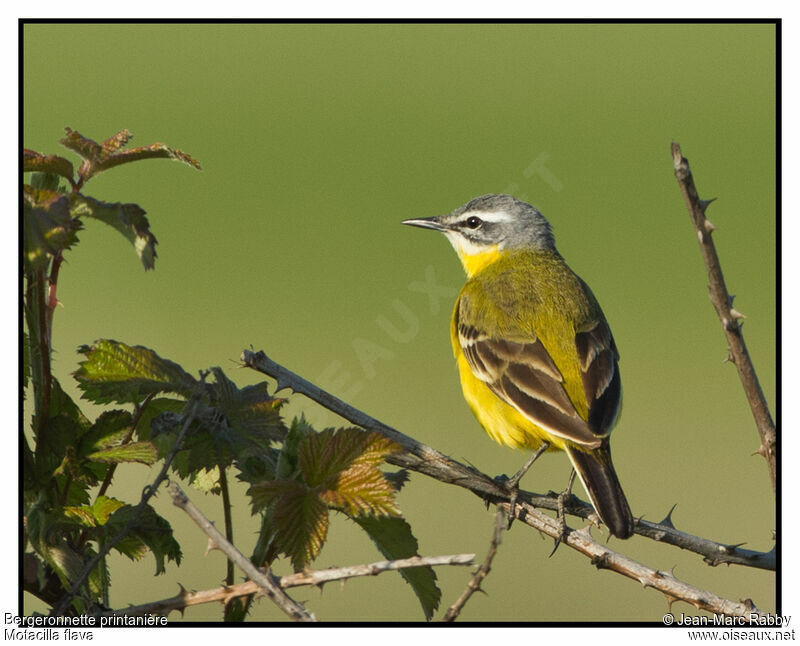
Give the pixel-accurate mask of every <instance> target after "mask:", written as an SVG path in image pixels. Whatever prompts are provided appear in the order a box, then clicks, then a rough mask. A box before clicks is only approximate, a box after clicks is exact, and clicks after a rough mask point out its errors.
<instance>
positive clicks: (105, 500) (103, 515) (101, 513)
mask: <svg viewBox="0 0 800 646" xmlns="http://www.w3.org/2000/svg"><path fill="white" fill-rule="evenodd" d="M124 506H125V503H124V502H122V501H121V500H117V499H116V498H109V497H108V496H99V497H98V498H97V500H95V501H94V504H93V505H92V515H93V516H94V518H95V520H96V521H97V524H98V525H105V524H106V522H107V521H108V517H109V516H110V515H111V514H113V513H114V512H115V511H117V509H121V508H122V507H124Z"/></svg>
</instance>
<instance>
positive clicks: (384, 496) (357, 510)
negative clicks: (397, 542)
mask: <svg viewBox="0 0 800 646" xmlns="http://www.w3.org/2000/svg"><path fill="white" fill-rule="evenodd" d="M394 494H395V489H394V487H393V486H392V485H391V483H390V482H389V481H388V480H386V478H384V477H383V474H382V473H381V472H380V471H379V470H378V469H377V468H376V467H374V466H372V465H353V466H351V467H350V468H348V469H345V470H344V471H342V472H341V473H339V477H338V478H337V479H336V483H335V485H334V486H333V487H332V488H330V489H327V490H326V491H323V492H322V493H321V494H320V497H321V498H322V500H323V501H325V503H326V504H328V505H329V506H331V507H336V508H339V509H342V510H343V511H344V512H345V513H347V514H349V515H351V516H358V515H361V514H374V515H376V516H399V515H400V510H399V509H397V506H396V505H395V501H394Z"/></svg>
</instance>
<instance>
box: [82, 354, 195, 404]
mask: <svg viewBox="0 0 800 646" xmlns="http://www.w3.org/2000/svg"><path fill="white" fill-rule="evenodd" d="M78 351H79V352H80V353H82V354H84V355H86V360H85V361H82V362H81V363H80V364H79V365H80V368H78V370H76V371H75V372H74V373H73V375H74V377H75V379H76V380H77V381H78V385H79V386H80V388H81V389H82V390H83V391H84V392H83V397H85V398H86V399H89V400H91V401H93V402H95V403H97V404H107V403H109V402H112V401H114V402H118V403H138V402H140V401H141V400H142V399H144V398H145V396H147V395H150V394H155V393H163V392H177V393H181V394H188V393H189V392H190V391H191V389H192V387H193V386H194V384H195V383H196V381H195V380H194V379H193V378H192V377H191V376H190V375H189V374H188V373H187V372H185V371H184V370H183V368H181V367H180V366H179V365H178V364H177V363H174V362H172V361H169V360H168V359H162V358H161V357H159V356H158V355H157V354H156V353H155V352H153V350H150V349H149V348H145V347H142V346H139V345H136V346H129V345H126V344H124V343H120V342H119V341H113V340H111V339H101V340H99V341H96V342H95V344H94V345H93V346H91V347H88V346H81V347H80V348H79V349H78Z"/></svg>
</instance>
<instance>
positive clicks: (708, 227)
mask: <svg viewBox="0 0 800 646" xmlns="http://www.w3.org/2000/svg"><path fill="white" fill-rule="evenodd" d="M703 228H704V229H705V230H706V233H713V232H714V231H716V230H717V227H715V226H714V224H713V223H712V222H711V220H706V221H705V222H704V223H703Z"/></svg>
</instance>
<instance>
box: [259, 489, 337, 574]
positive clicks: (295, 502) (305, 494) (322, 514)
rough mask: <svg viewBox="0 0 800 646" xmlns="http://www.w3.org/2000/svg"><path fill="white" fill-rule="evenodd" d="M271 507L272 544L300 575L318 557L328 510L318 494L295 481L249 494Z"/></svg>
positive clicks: (326, 527)
mask: <svg viewBox="0 0 800 646" xmlns="http://www.w3.org/2000/svg"><path fill="white" fill-rule="evenodd" d="M248 493H250V495H251V496H252V497H253V501H254V503H255V502H256V500H260V501H262V502H263V501H269V502H268V504H271V505H272V506H271V509H270V512H271V514H272V522H273V531H274V535H275V541H276V542H277V544H278V547H279V549H280V551H281V552H282V553H284V554H285V555H286V556H288V557H289V558H290V559H291V561H292V567H294V570H295V572H299V571H300V570H302V569H303V568H305V567H306V566H307V565H308V564H309V563H310V562H311V561H313V560H314V559H315V558H316V557H317V555H318V554H319V552H320V550H321V549H322V546H323V545H324V543H325V538H326V537H327V534H328V522H329V519H328V508H327V507H326V506H325V503H323V502H322V501H321V500H320V499H319V496H317V494H316V493H315V492H314V491H312V490H310V489H309V488H308V487H307V486H306V485H305V484H304V483H302V482H298V481H297V480H272V481H267V482H264V483H261V484H260V485H253V486H252V487H250V491H249V492H248Z"/></svg>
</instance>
